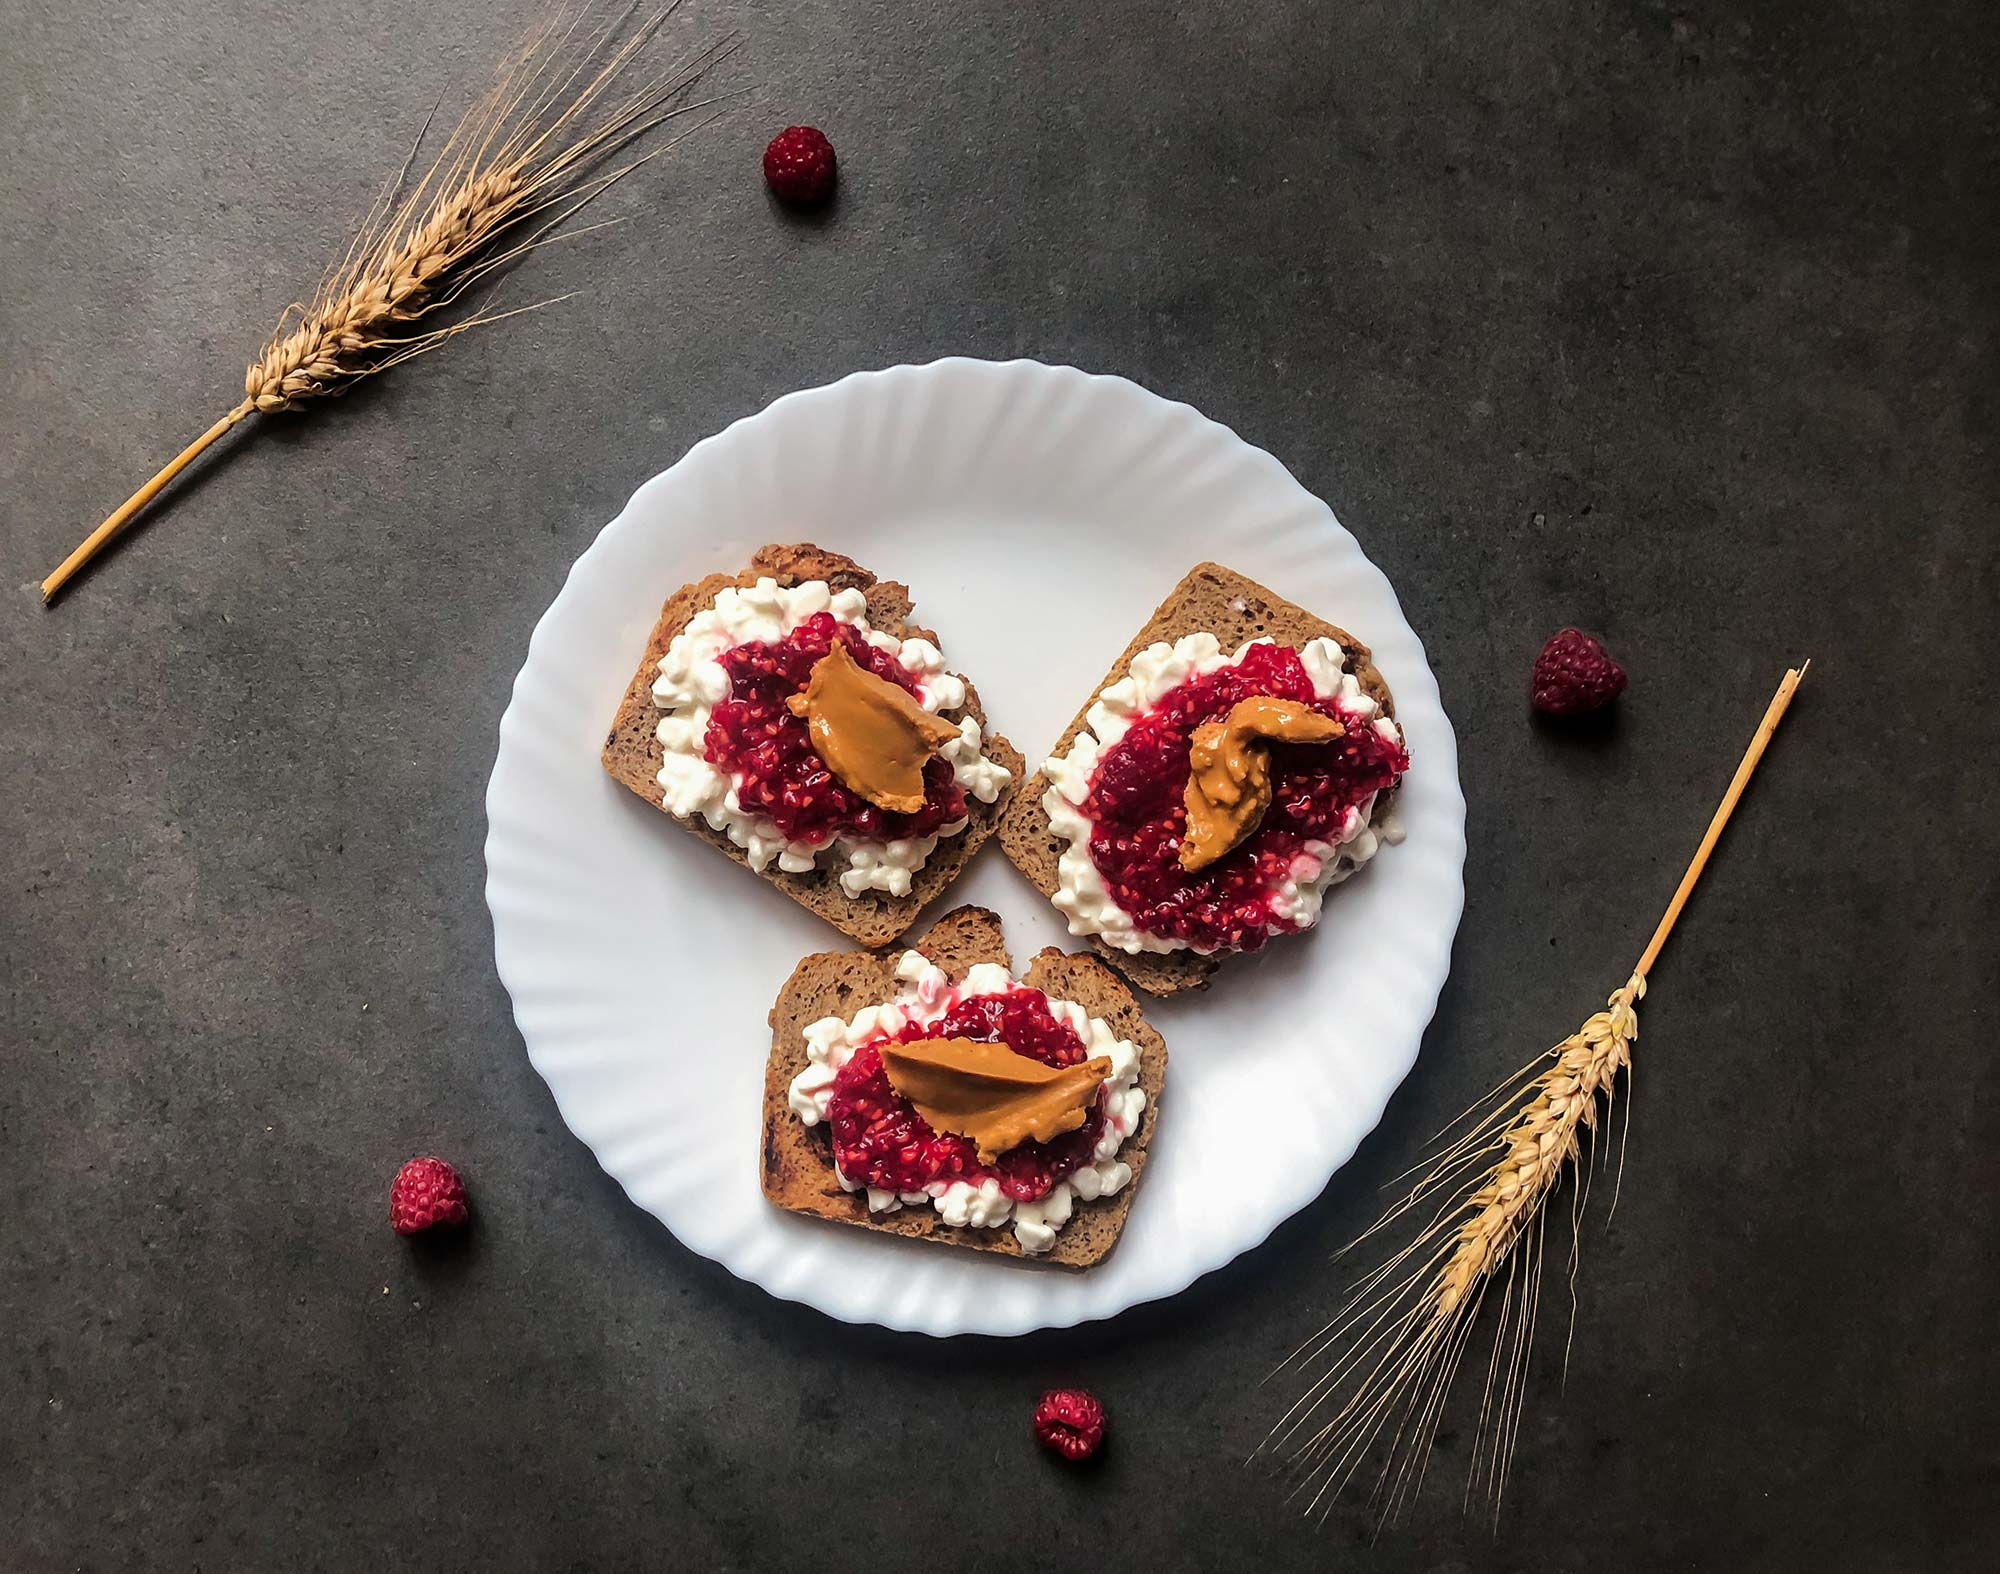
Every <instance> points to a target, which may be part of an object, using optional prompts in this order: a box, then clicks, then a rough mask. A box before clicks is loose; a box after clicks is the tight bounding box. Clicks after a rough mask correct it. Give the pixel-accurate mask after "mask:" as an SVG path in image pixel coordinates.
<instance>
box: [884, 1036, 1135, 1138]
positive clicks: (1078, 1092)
mask: <svg viewBox="0 0 2000 1574" xmlns="http://www.w3.org/2000/svg"><path fill="white" fill-rule="evenodd" d="M882 1069H883V1070H884V1071H886V1072H887V1073H888V1074H889V1086H891V1087H892V1088H894V1089H895V1090H896V1091H897V1092H898V1093H900V1094H902V1095H903V1097H904V1098H906V1099H908V1100H909V1101H910V1102H911V1103H912V1104H914V1105H915V1106H916V1109H917V1113H918V1114H919V1115H921V1116H923V1117H924V1119H925V1120H926V1121H928V1122H929V1123H930V1127H931V1130H933V1131H948V1132H951V1133H953V1134H954V1135H957V1136H960V1137H967V1138H970V1139H971V1141H972V1142H973V1144H974V1145H975V1146H976V1147H977V1148H978V1150H979V1162H980V1163H981V1164H991V1163H992V1162H993V1161H994V1160H995V1159H997V1158H999V1157H1000V1155H1001V1154H1003V1153H1005V1152H1006V1151H1007V1150H1008V1149H1009V1148H1018V1147H1019V1146H1020V1145H1021V1144H1022V1143H1024V1142H1027V1141H1030V1140H1033V1141H1036V1142H1047V1141H1048V1140H1049V1139H1050V1138H1051V1137H1059V1136H1061V1135H1062V1134H1063V1133H1064V1132H1066V1131H1075V1130H1076V1128H1077V1127H1079V1126H1081V1125H1082V1124H1083V1120H1084V1116H1085V1115H1086V1114H1088V1113H1089V1111H1090V1106H1091V1104H1092V1102H1093V1101H1094V1100H1095V1099H1096V1097H1097V1090H1098V1088H1099V1087H1101V1086H1102V1085H1103V1083H1104V1079H1105V1078H1106V1077H1108V1076H1110V1075H1111V1061H1110V1058H1109V1057H1108V1056H1105V1055H1099V1056H1098V1057H1097V1058H1096V1059H1094V1060H1086V1061H1084V1062H1083V1063H1082V1064H1080V1065H1075V1066H1045V1065H1043V1064H1042V1063H1041V1062H1040V1061H1039V1060H1031V1059H1030V1058H1029V1057H1028V1056H1026V1055H1017V1054H1015V1053H1014V1051H1013V1050H1011V1049H1009V1048H1008V1047H1007V1046H1006V1045H1005V1044H975V1043H974V1042H973V1041H972V1040H971V1039H969V1038H920V1039H918V1040H916V1041H915V1042H914V1043H909V1044H884V1045H883V1046H882Z"/></svg>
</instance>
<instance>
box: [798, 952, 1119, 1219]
mask: <svg viewBox="0 0 2000 1574" xmlns="http://www.w3.org/2000/svg"><path fill="white" fill-rule="evenodd" d="M923 1038H969V1039H971V1040H972V1041H973V1042H974V1043H979V1044H1005V1045H1006V1046H1007V1047H1008V1048H1009V1049H1011V1050H1013V1051H1014V1052H1015V1053H1016V1054H1017V1055H1026V1056H1028V1057H1030V1058H1031V1059H1034V1060H1039V1061H1041V1062H1042V1064H1043V1065H1045V1066H1074V1065H1076V1064H1077V1063H1078V1062H1079V1061H1081V1060H1083V1059H1085V1058H1086V1057H1085V1054H1084V1048H1083V1040H1082V1039H1080V1038H1078V1037H1077V1036H1076V1031H1075V1029H1073V1028H1072V1027H1071V1026H1070V1025H1069V1024H1068V1023H1067V1022H1059V1021H1057V1020H1056V1019H1055V1017H1053V1016H1052V1015H1050V1014H1049V1004H1048V999H1047V997H1046V996H1044V995H1043V994H1042V993H1041V991H1040V990H1037V989H1014V990H1010V991H1008V992H1007V993H1006V994H1004V995H972V996H969V997H968V998H966V999H964V1000H962V1001H960V1002H959V1003H958V1004H957V1005H955V1006H953V1007H952V1008H951V1009H950V1010H949V1011H947V1012H946V1013H945V1014H944V1015H943V1016H941V1017H939V1018H938V1019H937V1020H935V1021H932V1022H924V1023H917V1022H912V1023H910V1024H909V1025H908V1026H906V1027H905V1028H904V1029H903V1030H902V1031H901V1032H900V1033H893V1034H888V1035H885V1036H884V1037H883V1038H882V1039H881V1040H880V1041H879V1042H881V1043H896V1044H910V1043H915V1042H916V1041H917V1040H918V1039H923ZM1104 1098H1105V1095H1104V1092H1103V1090H1102V1089H1100V1090H1099V1092H1098V1099H1097V1107H1096V1108H1095V1109H1093V1110H1092V1111H1091V1112H1090V1114H1089V1115H1087V1116H1086V1117H1085V1118H1084V1122H1083V1124H1082V1125H1081V1126H1079V1127H1077V1129H1076V1130H1075V1131H1066V1132H1064V1133H1063V1134H1062V1135H1061V1136H1060V1137H1057V1138H1054V1139H1053V1140H1052V1141H1049V1142H1024V1143H1022V1144H1021V1145H1020V1146H1019V1147H1018V1148H1010V1149H1009V1150H1008V1151H1007V1152H1005V1153H1003V1154H1001V1155H1000V1157H999V1160H998V1161H997V1162H996V1163H993V1164H990V1165H987V1164H981V1163H980V1162H979V1156H978V1152H977V1150H976V1149H975V1148H974V1146H973V1144H972V1142H971V1140H970V1139H969V1138H966V1137H958V1136H953V1135H952V1134H951V1133H949V1132H936V1131H933V1130H931V1127H930V1123H929V1122H928V1121H926V1120H925V1119H924V1118H923V1116H921V1115H919V1114H918V1113H917V1112H916V1110H915V1109H914V1108H912V1107H911V1105H910V1101H909V1100H908V1099H906V1098H904V1097H903V1095H902V1094H900V1093H898V1092H897V1091H896V1090H895V1089H894V1088H893V1087H891V1086H890V1085H889V1074H888V1072H886V1071H884V1070H883V1069H882V1052H881V1050H880V1049H879V1048H878V1047H877V1046H876V1045H875V1044H867V1045H863V1046H862V1047H861V1048H860V1049H857V1050H856V1051H855V1052H854V1054H853V1055H852V1057H850V1058H849V1060H848V1062H847V1064H846V1065H845V1066H842V1067H841V1068H840V1073H839V1075H838V1076H836V1077H835V1078H834V1079H833V1087H832V1089H831V1093H830V1096H829V1098H828V1100H827V1106H826V1118H827V1125H828V1128H829V1129H830V1130H831V1131H832V1133H833V1156H834V1159H835V1160H836V1161H837V1162H838V1163H839V1165H840V1172H841V1174H843V1175H845V1176H846V1177H847V1178H848V1179H849V1180H850V1181H853V1182H855V1183H856V1184H858V1185H862V1186H879V1187H881V1188H882V1189H883V1190H885V1191H897V1192H905V1191H922V1190H923V1189H924V1188H925V1187H926V1186H928V1185H930V1184H931V1182H933V1181H955V1180H962V1181H967V1182H969V1183H971V1184H972V1185H975V1186H976V1185H978V1184H979V1182H980V1181H982V1180H985V1179H987V1178H988V1177H989V1176H990V1177H991V1178H992V1179H994V1180H997V1181H998V1182H999V1183H1000V1190H1001V1192H1002V1193H1003V1194H1004V1195H1006V1196H1008V1197H1011V1198H1012V1199H1013V1200H1014V1201H1016V1202H1032V1201H1034V1200H1035V1199H1036V1198H1038V1197H1045V1196H1047V1195H1048V1194H1049V1191H1050V1190H1051V1189H1052V1188H1053V1187H1054V1186H1055V1184H1056V1182H1057V1181H1059V1180H1061V1179H1063V1178H1064V1177H1065V1176H1067V1175H1070V1174H1072V1173H1074V1172H1075V1171H1077V1170H1079V1169H1081V1168H1082V1167H1083V1166H1084V1165H1085V1164H1087V1163H1088V1162H1089V1161H1090V1154H1091V1150H1092V1149H1093V1148H1095V1147H1096V1146H1097V1140H1098V1138H1099V1137H1101V1136H1103V1135H1104V1118H1105V1117H1104Z"/></svg>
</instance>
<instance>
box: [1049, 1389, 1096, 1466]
mask: <svg viewBox="0 0 2000 1574" xmlns="http://www.w3.org/2000/svg"><path fill="white" fill-rule="evenodd" d="M1035 1436H1036V1437H1038V1438H1040V1439H1041V1440H1042V1447H1044V1448H1052V1449H1054V1450H1055V1451H1056V1452H1057V1453H1058V1454H1061V1455H1062V1456H1063V1458H1065V1459H1067V1460H1070V1461H1072V1462H1074V1461H1076V1460H1079V1459H1088V1458H1089V1457H1090V1456H1091V1455H1092V1454H1094V1453H1096V1452H1097V1450H1098V1446H1099V1445H1100V1444H1101V1443H1103V1441H1104V1406H1102V1405H1101V1404H1099V1403H1098V1402H1097V1396H1096V1395H1095V1394H1093V1393H1091V1392H1090V1391H1089V1390H1088V1389H1083V1388H1052V1389H1050V1390H1049V1391H1048V1392H1047V1393H1046V1394H1043V1395H1042V1402H1041V1403H1040V1404H1038V1405H1036V1406H1035Z"/></svg>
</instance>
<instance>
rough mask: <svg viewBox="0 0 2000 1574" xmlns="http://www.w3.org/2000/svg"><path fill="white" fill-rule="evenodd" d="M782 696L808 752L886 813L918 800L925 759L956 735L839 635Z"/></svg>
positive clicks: (912, 808)
mask: <svg viewBox="0 0 2000 1574" xmlns="http://www.w3.org/2000/svg"><path fill="white" fill-rule="evenodd" d="M785 703H786V705H787V706H788V707H789V708H790V709H791V712H792V714H793V715H794V716H803V717H805V719H806V731H807V734H808V735H809V736H810V737H811V738H812V746H813V752H814V753H815V754H817V755H818V756H819V757H820V758H821V759H822V760H824V761H826V768H827V769H828V770H830V771H832V772H833V774H834V775H835V776H837V777H838V778H839V779H840V784H841V785H842V786H843V787H845V788H847V789H848V791H850V792H854V793H859V794H860V795H861V796H862V797H863V798H866V799H867V800H868V801H869V802H870V803H872V804H874V805H875V807H876V808H878V809H887V810H889V811H890V812H891V813H893V814H915V813H916V812H917V811H918V810H919V809H921V808H922V807H923V806H924V762H925V761H926V760H928V759H929V758H930V757H931V756H932V755H933V754H935V753H936V752H937V751H938V750H939V749H940V748H942V747H943V746H944V745H945V744H947V743H949V742H951V740H952V739H953V738H956V737H957V736H958V727H957V726H956V724H954V723H952V722H948V721H945V720H943V719H942V718H940V717H937V716H933V715H932V714H931V713H930V712H929V711H927V710H925V709H924V708H923V706H921V705H919V704H918V703H917V702H916V700H915V698H914V697H913V696H912V695H911V694H910V692H909V690H907V689H905V688H903V687H902V686H901V685H900V684H895V683H891V682H890V681H889V680H888V679H887V678H878V677H877V676H876V675H875V674H874V673H872V672H870V671H869V670H868V669H867V668H866V667H864V666H862V665H861V664H860V663H859V662H857V661H856V660H855V659H854V656H853V654H852V653H851V652H850V651H849V650H848V648H847V642H846V641H845V640H840V639H836V640H835V641H834V642H833V648H832V649H831V650H829V651H828V652H827V653H826V654H825V655H824V656H822V657H820V659H819V660H818V661H816V662H814V663H813V668H812V675H811V676H810V677H809V678H808V679H807V680H806V688H805V692H804V693H803V694H794V695H793V696H792V697H791V698H790V699H789V700H787V701H786V702H785Z"/></svg>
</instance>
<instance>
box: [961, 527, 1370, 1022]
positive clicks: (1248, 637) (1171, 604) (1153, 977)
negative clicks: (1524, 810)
mask: <svg viewBox="0 0 2000 1574" xmlns="http://www.w3.org/2000/svg"><path fill="white" fill-rule="evenodd" d="M1408 766H1409V757H1408V755H1407V754H1406V753H1405V750H1404V745H1403V735H1402V732H1401V730H1400V729H1399V728H1398V727H1397V725H1396V721H1395V704H1394V701H1393V700H1392V698H1391V697H1390V694H1389V688H1388V685H1387V684H1386V683H1384V682H1383V681H1382V674H1381V673H1379V672H1378V671H1376V670H1375V666H1374V663H1373V662H1372V661H1371V660H1370V658H1369V651H1368V647H1367V646H1366V645H1364V644H1362V643H1361V642H1360V641H1359V640H1358V639H1356V638H1355V637H1354V636H1353V635H1352V634H1349V633H1348V632H1347V631H1346V630H1344V629H1340V628H1336V627H1335V626H1334V625H1333V624H1331V623H1327V622H1325V621H1323V620H1322V619H1320V618H1317V617H1315V616H1313V614H1311V613H1310V612H1307V611H1306V610H1305V609H1304V608H1302V607H1296V606H1293V605H1292V604H1291V603H1290V602H1288V601H1285V600H1283V599H1281V598H1280V597H1278V596H1276V595H1274V594H1273V593H1272V592H1270V591H1269V590H1266V589H1265V588H1264V587H1263V586H1261V585H1258V584H1255V583H1253V582H1252V581H1250V580H1247V579H1245V578H1243V577H1242V576H1241V575H1240V574H1235V573H1232V572H1230V571H1229V570H1228V569H1226V568H1222V567H1220V566H1219V565H1217V564H1214V563H1203V564H1201V565H1200V566H1198V567H1197V568H1195V569H1194V570H1193V571H1192V572H1190V573H1189V574H1188V576H1187V577H1186V578H1185V579H1183V580H1182V581H1181V582H1180V584H1178V585H1176V586H1175V587H1174V589H1173V591H1172V593H1171V594H1170V595H1168V597H1167V599H1166V600H1165V601H1163V602H1162V603H1161V604H1160V607H1159V610H1158V611H1156V612H1155V613H1154V614H1153V618H1152V621H1151V622H1150V623H1148V624H1147V625H1146V627H1145V628H1143V629H1141V630H1140V631H1139V634H1138V637H1137V638H1135V639H1134V640H1133V641H1132V643H1131V644H1130V645H1128V646H1127V647H1126V648H1125V652H1124V654H1123V655H1121V656H1120V657H1119V658H1118V660H1117V661H1116V662H1115V663H1114V664H1113V665H1112V668H1111V671H1110V673H1109V674H1107V675H1106V677H1105V679H1104V682H1103V683H1102V685H1100V687H1099V690H1098V692H1097V694H1096V696H1095V698H1094V699H1093V700H1092V701H1090V702H1089V703H1088V704H1087V705H1086V706H1085V707H1084V709H1083V710H1082V711H1081V712H1079V713H1078V715H1077V717H1076V719H1075V720H1074V721H1073V722H1071V723H1070V726H1069V730H1068V731H1067V732H1065V733H1064V734H1063V735H1062V738H1061V739H1060V740H1059V741H1058V742H1057V744H1056V746H1055V748H1054V749H1053V750H1052V751H1051V753H1050V756H1049V758H1048V760H1047V761H1046V762H1045V763H1044V764H1043V766H1042V768H1041V770H1040V771H1038V772H1036V774H1035V775H1034V776H1033V777H1031V778H1030V779H1029V781H1028V783H1027V784H1026V786H1025V787H1024V789H1023V790H1022V791H1021V793H1020V794H1019V795H1018V796H1017V797H1016V798H1015V800H1014V801H1013V803H1012V804H1011V806H1010V807H1009V808H1008V810H1007V811H1006V813H1005V814H1004V815H1003V817H1002V821H1001V827H1000V840H1001V845H1002V846H1003V847H1004V848H1005V849H1006V851H1007V856H1008V857H1009V858H1011V859H1012V860H1013V861H1014V863H1015V864H1016V865H1018V866H1019V868H1020V869H1021V871H1022V872H1023V873H1024V874H1026V875H1027V876H1028V878H1029V879H1030V880H1032V881H1033V882H1034V883H1035V885H1036V886H1037V887H1039V888H1040V890H1041V891H1042V893H1043V894H1044V895H1045V896H1047V897H1049V898H1050V899H1051V900H1052V901H1053V902H1054V903H1055V905H1056V907H1057V908H1058V909H1060V910H1061V912H1062V913H1063V915H1064V916H1065V917H1066V918H1067V919H1068V920H1069V930H1070V933H1071V934H1073V935H1083V936H1088V937H1089V938H1090V940H1091V941H1092V942H1093V944H1094V945H1095V946H1096V947H1097V949H1098V950H1099V952H1100V953H1101V954H1103V955H1104V956H1106V957H1107V958H1109V959H1110V960H1111V961H1112V962H1113V963H1115V964H1116V965H1117V966H1118V968H1119V969H1120V970H1121V971H1122V972H1123V973H1124V974H1125V976H1126V977H1128V978H1129V979H1131V980H1132V982H1134V983H1135V984H1137V985H1139V986H1140V987H1141V988H1142V989H1146V990H1149V991H1151V992H1152V993H1154V994H1173V993H1176V992H1177V991H1180V990H1183V989H1197V988H1200V987H1202V986H1203V985H1205V984H1206V983H1207V982H1208V981H1209V978H1210V975H1211V974H1213V972H1214V971H1215V969H1216V967H1217V965H1218V963H1219V961H1220V959H1221V958H1222V957H1224V956H1227V955H1230V954H1234V953H1239V952H1246V951H1255V950H1257V949H1258V948H1259V947H1261V946H1262V945H1263V944H1264V942H1265V941H1266V940H1268V939H1270V938H1271V937H1272V936H1274V935H1283V934H1290V933H1293V932H1295V931H1297V930H1301V929H1309V928H1311V927H1312V925H1313V924H1314V923H1316V922H1317V921H1318V919H1319V912H1320V902H1321V900H1322V898H1323V897H1324V896H1325V894H1326V891H1327V888H1328V887H1329V886H1331V885H1333V884H1335V883H1336V882H1338V881H1340V880H1343V879H1345V878H1346V877H1347V876H1348V875H1350V874H1352V873H1353V872H1354V871H1355V870H1356V869H1357V868H1359V867H1360V866H1361V865H1362V864H1364V863H1366V862H1367V861H1368V860H1369V859H1370V858H1372V857H1373V856H1374V855H1375V852H1376V849H1377V847H1378V846H1380V845H1381V843H1382V842H1384V841H1395V840H1398V839H1399V837H1400V833H1399V832H1398V831H1397V830H1396V829H1395V827H1394V823H1393V821H1390V820H1388V819H1387V811H1388V807H1389V802H1390V799H1391V797H1392V795H1393V793H1394V791H1395V787H1396V784H1397V783H1398V782H1399V781H1400V780H1401V779H1402V775H1403V772H1404V771H1405V770H1406V769H1407V768H1408Z"/></svg>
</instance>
